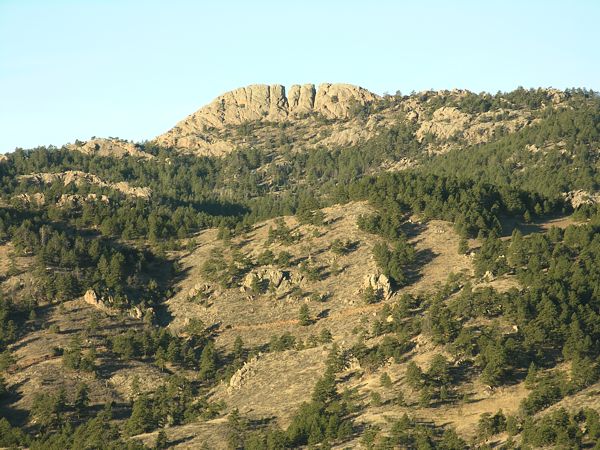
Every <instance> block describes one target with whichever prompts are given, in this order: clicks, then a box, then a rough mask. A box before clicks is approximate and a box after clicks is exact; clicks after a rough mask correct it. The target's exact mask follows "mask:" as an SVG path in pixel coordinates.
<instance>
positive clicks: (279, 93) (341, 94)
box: [156, 84, 379, 151]
mask: <svg viewBox="0 0 600 450" xmlns="http://www.w3.org/2000/svg"><path fill="white" fill-rule="evenodd" d="M378 99H379V97H378V96H377V95H375V94H373V93H371V92H369V91H367V90H366V89H363V88H361V87H358V86H352V85H349V84H321V85H320V86H319V88H318V89H316V88H315V85H314V84H304V85H293V86H291V87H290V89H289V92H288V94H287V95H286V90H285V87H284V86H282V85H279V84H274V85H271V86H268V85H264V84H256V85H251V86H247V87H243V88H240V89H236V90H234V91H230V92H227V93H225V94H223V95H221V96H220V97H218V98H216V99H215V100H214V101H213V102H212V103H210V104H208V105H207V106H205V107H203V108H201V109H200V110H198V111H196V112H195V113H193V114H192V115H190V116H188V117H186V118H185V119H184V120H182V121H181V122H179V123H178V124H177V125H176V126H175V127H174V128H173V129H171V130H169V131H168V132H166V133H165V134H162V135H160V136H158V137H157V138H156V142H157V143H158V144H160V145H163V146H168V147H176V148H190V149H193V148H202V147H205V146H206V145H207V144H212V147H215V148H214V150H215V151H218V150H219V149H218V142H216V140H215V138H214V137H212V136H210V132H211V131H213V130H220V129H223V128H225V127H227V126H229V125H241V124H243V123H246V122H253V121H261V120H263V121H268V122H284V121H287V120H293V119H298V118H302V117H304V116H306V115H309V114H312V113H315V114H320V115H322V116H323V117H326V118H328V119H346V118H348V117H349V116H350V113H351V108H352V106H353V105H354V104H356V103H358V104H360V105H365V104H367V103H370V102H373V101H376V100H378ZM223 150H225V149H223Z"/></svg>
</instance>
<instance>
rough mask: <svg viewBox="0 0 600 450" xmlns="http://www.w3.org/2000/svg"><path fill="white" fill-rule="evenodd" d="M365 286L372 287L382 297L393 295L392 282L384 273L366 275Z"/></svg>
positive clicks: (385, 298)
mask: <svg viewBox="0 0 600 450" xmlns="http://www.w3.org/2000/svg"><path fill="white" fill-rule="evenodd" d="M364 287H365V288H368V287H370V288H371V289H373V292H375V293H377V294H378V295H379V296H380V297H381V298H382V299H384V300H387V299H388V298H390V297H391V295H392V284H391V283H390V279H389V278H388V277H386V276H385V275H384V274H370V275H367V276H366V277H365V281H364Z"/></svg>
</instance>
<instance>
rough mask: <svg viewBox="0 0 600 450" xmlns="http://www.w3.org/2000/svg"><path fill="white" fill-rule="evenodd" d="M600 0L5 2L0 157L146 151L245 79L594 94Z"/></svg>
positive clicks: (0, 24)
mask: <svg viewBox="0 0 600 450" xmlns="http://www.w3.org/2000/svg"><path fill="white" fill-rule="evenodd" d="M599 44H600V1H596V0H589V1H584V0H579V1H575V0H570V1H567V0H565V1H560V2H559V1H552V0H546V1H533V0H530V1H525V0H520V1H510V0H504V1H492V0H489V1H488V0H478V1H459V0H453V1H450V0H448V1H416V0H414V1H411V2H409V1H377V0H370V1H362V2H358V1H351V0H345V1H326V0H321V1H310V0H304V1H302V2H291V1H259V0H254V1H252V0H246V1H231V0H230V1H227V0H219V1H212V2H208V1H201V0H197V1H192V0H190V1H183V0H179V1H178V0H168V1H167V0H164V1H151V0H114V1H111V0H96V1H92V0H78V1H75V0H71V1H68V0H39V1H33V0H0V152H6V151H12V150H13V149H14V148H15V147H23V148H30V147H34V146H37V145H49V144H53V145H57V146H60V145H62V144H64V143H67V142H73V141H74V140H75V139H76V138H79V139H82V140H83V139H89V138H90V137H91V136H118V137H121V138H125V139H130V140H135V141H140V140H144V139H151V138H153V137H154V136H156V135H158V134H160V133H162V132H164V131H166V130H167V129H169V128H171V127H172V126H173V125H174V124H175V123H176V122H177V121H178V120H180V119H182V118H183V117H185V116H186V115H188V114H190V113H192V112H194V111H195V110H197V109H198V108H200V107H201V106H202V105H204V104H205V103H208V102H209V101H211V100H212V99H213V98H214V97H216V96H218V95H219V94H221V93H223V92H225V91H227V90H231V89H234V88H236V87H240V86H245V85H247V84H252V83H269V84H270V83H281V84H284V85H286V86H289V85H290V84H295V83H308V82H313V83H320V82H347V83H352V84H357V85H360V86H363V87H365V88H367V89H370V90H371V91H373V92H376V93H379V94H382V93H384V92H389V93H394V92H395V91H396V90H400V91H402V92H404V93H408V92H410V91H412V90H415V91H420V90H424V89H430V88H433V89H446V88H448V89H451V88H455V87H456V88H466V89H470V90H473V91H476V92H480V91H482V90H485V91H491V92H495V91H497V90H503V91H504V90H512V89H514V88H515V87H517V86H519V85H522V86H524V87H539V86H541V87H549V86H552V87H556V88H567V87H587V88H591V89H594V90H600V47H599Z"/></svg>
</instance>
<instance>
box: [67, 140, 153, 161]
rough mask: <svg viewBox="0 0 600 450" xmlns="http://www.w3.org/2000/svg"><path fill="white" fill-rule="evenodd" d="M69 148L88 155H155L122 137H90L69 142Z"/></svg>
mask: <svg viewBox="0 0 600 450" xmlns="http://www.w3.org/2000/svg"><path fill="white" fill-rule="evenodd" d="M66 148H67V149H69V150H73V151H78V152H81V153H85V154H86V155H96V156H111V157H114V158H122V157H124V156H134V157H136V158H143V159H153V158H154V155H151V154H150V153H146V152H144V151H142V150H140V149H139V148H138V147H137V146H136V145H135V144H133V143H131V142H128V141H125V140H122V139H103V138H97V139H90V140H89V141H85V142H80V141H77V142H75V144H69V145H67V146H66Z"/></svg>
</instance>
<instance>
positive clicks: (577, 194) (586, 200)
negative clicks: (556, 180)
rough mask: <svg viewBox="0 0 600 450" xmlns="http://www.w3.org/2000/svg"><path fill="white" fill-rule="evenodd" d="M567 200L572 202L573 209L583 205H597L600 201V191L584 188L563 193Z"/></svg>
mask: <svg viewBox="0 0 600 450" xmlns="http://www.w3.org/2000/svg"><path fill="white" fill-rule="evenodd" d="M563 197H564V199H565V201H566V202H568V203H570V204H571V206H572V207H573V209H577V208H579V207H580V206H581V205H595V204H597V203H600V193H598V192H588V191H584V190H581V189H580V190H577V191H570V192H566V193H564V194H563Z"/></svg>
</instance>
